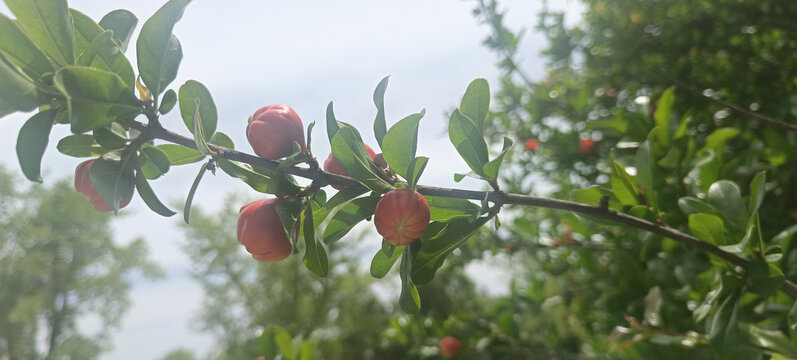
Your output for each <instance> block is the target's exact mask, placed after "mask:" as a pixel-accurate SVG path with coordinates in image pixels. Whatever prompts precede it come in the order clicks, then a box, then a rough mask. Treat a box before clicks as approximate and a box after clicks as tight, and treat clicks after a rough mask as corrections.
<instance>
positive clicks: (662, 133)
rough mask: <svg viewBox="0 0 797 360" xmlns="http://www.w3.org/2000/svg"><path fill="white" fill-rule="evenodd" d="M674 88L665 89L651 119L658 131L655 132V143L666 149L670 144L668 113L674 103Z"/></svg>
mask: <svg viewBox="0 0 797 360" xmlns="http://www.w3.org/2000/svg"><path fill="white" fill-rule="evenodd" d="M674 93H675V88H674V87H671V88H669V89H667V90H666V91H665V92H664V94H662V95H661V98H659V101H658V103H657V106H656V112H655V113H654V114H653V119H654V120H655V121H656V127H657V128H658V129H659V131H657V132H656V136H655V139H656V142H658V145H660V146H662V147H664V148H666V147H668V146H669V144H670V113H671V112H672V105H673V102H674V101H675V96H674Z"/></svg>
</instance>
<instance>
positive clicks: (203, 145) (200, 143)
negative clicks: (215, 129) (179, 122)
mask: <svg viewBox="0 0 797 360" xmlns="http://www.w3.org/2000/svg"><path fill="white" fill-rule="evenodd" d="M194 103H195V104H196V107H195V108H194V109H195V111H194V118H193V120H192V121H193V126H194V128H193V134H194V143H195V144H196V148H197V150H199V152H201V153H203V154H205V155H213V151H211V150H210V147H209V146H208V140H207V135H206V134H207V132H206V131H205V126H204V122H202V116H201V114H200V112H201V110H200V104H199V103H200V100H199V98H194Z"/></svg>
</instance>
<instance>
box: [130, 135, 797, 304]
mask: <svg viewBox="0 0 797 360" xmlns="http://www.w3.org/2000/svg"><path fill="white" fill-rule="evenodd" d="M131 126H132V127H133V128H136V129H138V130H139V131H142V132H144V131H149V132H150V133H151V134H152V136H153V137H154V138H157V139H162V140H166V141H169V142H173V143H175V144H180V145H183V146H186V147H190V148H193V149H196V143H195V142H194V140H193V139H191V138H188V137H185V136H182V135H180V134H177V133H175V132H172V131H169V130H166V129H164V128H162V127H160V126H157V125H155V126H152V125H145V124H142V123H140V122H135V121H134V122H133V123H132V125H131ZM208 146H209V147H210V149H211V150H212V151H214V152H216V153H218V156H219V157H220V158H225V159H228V160H235V161H240V162H244V163H247V164H250V165H254V166H260V167H263V168H267V169H276V168H277V166H278V165H279V163H277V162H276V161H272V160H266V159H263V158H260V157H257V156H254V155H250V154H247V153H242V152H240V151H236V150H233V149H227V148H224V147H221V146H218V145H213V144H208ZM284 171H285V172H286V173H288V174H291V175H296V176H300V177H303V178H307V179H311V180H313V181H317V182H318V183H319V184H318V186H323V185H327V184H328V185H338V186H345V187H352V188H361V189H365V187H363V185H362V184H360V183H359V182H357V180H354V179H352V178H349V177H346V176H340V175H335V174H330V173H328V172H325V171H323V170H321V169H318V168H315V169H311V168H300V167H297V166H291V167H288V168H285V170H284ZM417 191H418V192H419V193H421V194H423V195H429V196H440V197H447V198H458V199H468V200H477V201H482V200H484V199H485V198H486V199H487V201H490V202H492V203H493V204H495V206H494V207H493V208H494V209H497V208H500V206H501V205H506V204H512V205H523V206H535V207H542V208H549V209H558V210H565V211H571V212H575V213H579V214H584V215H590V216H594V217H597V218H601V219H606V220H611V221H614V222H616V223H619V224H623V225H627V226H630V227H633V228H637V229H640V230H645V231H648V232H651V233H654V234H658V235H661V236H664V237H667V238H670V239H673V240H675V241H678V242H680V243H682V244H684V245H687V246H691V247H694V248H697V249H699V250H702V251H704V252H706V253H709V254H711V255H715V256H717V257H719V258H721V259H723V260H725V261H728V262H729V263H731V264H733V265H737V266H741V267H747V266H748V265H749V261H747V260H745V259H743V258H741V257H739V256H736V255H734V254H731V253H729V252H725V251H723V250H722V249H720V248H718V247H716V246H714V245H712V244H709V243H707V242H704V241H702V240H700V239H698V238H696V237H694V236H692V235H689V234H686V233H683V232H681V231H679V230H676V229H674V228H671V227H669V226H665V225H661V224H656V223H653V222H650V221H647V220H643V219H640V218H636V217H633V216H631V215H628V214H624V213H618V212H616V211H613V210H610V209H608V208H607V207H605V206H601V205H600V204H599V205H595V206H593V205H587V204H583V203H578V202H573V201H567V200H558V199H550V198H543V197H536V196H529V195H519V194H511V193H505V192H502V191H476V190H464V189H451V188H441V187H436V186H423V185H418V186H417ZM781 289H782V290H783V291H784V292H786V293H787V294H789V295H790V296H792V297H794V298H797V284H794V283H792V282H790V281H789V280H786V282H785V283H784V284H783V286H782V287H781Z"/></svg>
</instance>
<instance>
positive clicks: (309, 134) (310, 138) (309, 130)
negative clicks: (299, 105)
mask: <svg viewBox="0 0 797 360" xmlns="http://www.w3.org/2000/svg"><path fill="white" fill-rule="evenodd" d="M314 127H315V121H311V122H310V123H309V124H307V152H308V153H310V154H312V153H313V151H312V150H311V147H310V145H312V141H313V128H314ZM294 142H295V141H294Z"/></svg>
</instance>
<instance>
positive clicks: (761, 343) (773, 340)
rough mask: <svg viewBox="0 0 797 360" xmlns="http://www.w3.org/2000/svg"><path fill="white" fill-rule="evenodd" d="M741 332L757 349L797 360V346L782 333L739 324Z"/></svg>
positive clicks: (748, 324)
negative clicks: (796, 359)
mask: <svg viewBox="0 0 797 360" xmlns="http://www.w3.org/2000/svg"><path fill="white" fill-rule="evenodd" d="M739 331H740V333H741V335H742V337H744V338H745V340H747V341H749V342H750V343H751V344H753V345H755V346H757V347H760V348H763V349H766V350H769V351H772V352H775V353H778V354H781V355H783V356H784V357H788V358H797V344H795V343H793V342H792V341H791V340H789V338H788V337H787V336H786V334H784V333H783V332H781V331H778V330H765V329H761V328H759V327H756V326H754V325H753V324H750V323H743V322H740V323H739ZM772 359H775V358H774V357H773V358H772Z"/></svg>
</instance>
